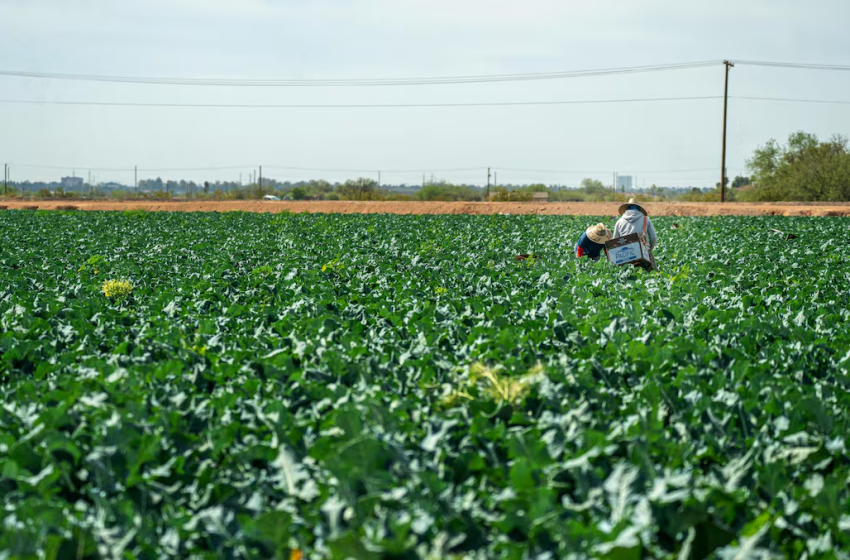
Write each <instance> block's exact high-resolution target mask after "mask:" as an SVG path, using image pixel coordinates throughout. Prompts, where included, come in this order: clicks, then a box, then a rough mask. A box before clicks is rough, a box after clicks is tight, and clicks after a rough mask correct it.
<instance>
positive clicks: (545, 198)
mask: <svg viewBox="0 0 850 560" xmlns="http://www.w3.org/2000/svg"><path fill="white" fill-rule="evenodd" d="M531 200H533V201H534V202H549V193H547V192H536V193H533V194H532V195H531Z"/></svg>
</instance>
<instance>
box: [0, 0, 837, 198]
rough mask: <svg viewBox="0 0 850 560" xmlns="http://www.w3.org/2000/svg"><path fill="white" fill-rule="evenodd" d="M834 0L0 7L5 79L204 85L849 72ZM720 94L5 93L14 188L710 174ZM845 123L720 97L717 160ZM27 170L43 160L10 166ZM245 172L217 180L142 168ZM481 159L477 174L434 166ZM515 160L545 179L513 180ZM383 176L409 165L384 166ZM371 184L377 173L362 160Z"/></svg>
mask: <svg viewBox="0 0 850 560" xmlns="http://www.w3.org/2000/svg"><path fill="white" fill-rule="evenodd" d="M848 22H850V2H848V1H847V0H809V1H808V2H801V1H799V0H735V1H731V0H714V1H712V2H690V1H682V0H675V1H674V0H669V1H668V0H663V1H662V0H658V1H652V0H650V1H647V0H640V1H637V0H608V1H602V0H600V1H594V2H589V1H575V0H571V1H566V0H551V1H550V0H523V1H517V0H511V1H502V0H422V1H420V0H394V1H391V0H348V1H342V0H310V1H307V0H295V1H284V0H145V1H144V2H104V1H85V0H0V45H2V47H0V70H23V71H39V72H57V73H59V72H63V73H75V74H106V75H117V76H157V77H197V78H267V79H324V78H394V77H421V76H452V75H478V74H507V73H526V72H550V71H558V70H582V69H594V68H610V67H622V66H637V65H652V64H668V63H680V62H691V61H704V60H714V59H724V58H727V59H731V60H735V59H739V60H767V61H783V62H807V63H831V64H850V33H848V32H847V24H848ZM722 93H723V66H722V65H717V66H714V67H710V68H700V69H689V70H681V71H673V72H662V73H648V74H636V75H622V76H606V77H592V78H581V79H564V80H549V81H530V82H518V83H484V84H464V85H439V86H434V85H429V86H416V87H408V86H395V87H334V88H244V87H243V88H239V87H187V86H172V85H143V84H111V83H91V82H73V81H58V80H45V79H30V78H26V79H24V78H18V77H2V76H0V99H2V100H6V101H8V100H37V101H47V100H50V101H59V100H61V101H104V102H140V103H151V102H154V103H172V102H175V103H244V104H258V103H266V104H268V103H274V104H305V103H307V104H341V103H342V104H351V103H355V104H380V103H452V102H502V101H549V100H588V99H627V98H645V97H671V96H703V95H707V96H714V95H722ZM729 93H730V95H731V96H767V97H786V98H805V99H827V100H843V101H850V72H825V71H811V70H793V69H773V68H762V67H755V66H743V65H739V66H738V67H736V68H733V69H732V71H731V78H730V88H729ZM721 125H722V100H717V99H710V100H699V101H667V102H646V103H623V104H597V105H548V106H512V107H505V106H501V107H456V108H366V109H363V108H360V109H351V108H347V109H341V108H335V109H328V108H323V109H315V108H310V109H233V108H224V109H222V108H154V107H103V106H59V105H47V104H44V105H42V104H37V105H21V104H10V103H7V102H0V160H2V161H0V163H4V162H9V163H10V164H12V178H13V179H18V180H21V179H39V180H54V179H57V178H58V177H59V176H60V175H66V174H70V173H72V172H76V174H77V175H83V176H85V175H86V174H87V173H88V169H89V168H116V169H126V171H108V170H99V171H98V170H96V171H94V174H95V175H96V177H97V178H98V180H103V181H106V180H119V181H122V182H125V183H129V184H132V181H133V171H132V169H133V166H134V165H138V166H139V177H140V178H147V177H155V176H157V175H159V176H161V177H163V178H164V179H165V178H175V179H179V178H185V179H194V180H199V181H202V180H212V179H216V178H221V179H238V178H239V174H240V172H241V173H242V177H243V179H245V180H247V177H248V174H249V173H250V172H251V170H252V169H255V168H256V166H258V165H263V172H264V175H265V176H270V177H274V178H276V179H279V180H287V179H290V180H297V179H306V178H325V179H328V180H331V181H337V180H344V179H346V178H349V177H355V176H358V175H364V174H365V173H357V172H331V171H326V172H310V171H298V170H286V169H281V168H283V167H305V168H320V169H353V170H374V171H375V172H377V170H384V173H383V176H382V179H383V182H384V183H402V182H407V183H417V182H420V181H421V180H422V173H423V172H425V173H428V175H429V176H430V174H431V172H432V170H433V173H434V176H435V177H438V178H444V179H447V180H450V181H456V182H467V183H478V184H483V183H484V182H485V181H486V168H487V167H488V166H492V167H493V168H494V170H496V171H497V172H498V180H499V183H504V182H514V183H528V182H538V181H539V182H545V183H550V184H552V183H560V184H569V185H576V184H578V182H579V181H580V180H581V179H582V178H583V177H595V178H599V179H602V180H604V181H607V182H608V183H610V182H611V176H612V173H613V172H615V171H616V172H619V173H620V174H629V173H632V174H635V175H637V180H638V183H639V184H640V185H642V184H643V183H644V181H645V182H646V184H647V186H648V185H650V184H652V183H655V184H658V185H659V186H660V185H682V186H686V185H694V186H708V185H713V184H714V183H715V182H717V181H719V167H720V141H721ZM795 130H806V131H809V132H813V133H816V134H817V135H818V136H820V137H823V138H826V137H828V136H830V135H831V134H834V133H844V134H847V133H850V104H847V105H826V104H807V103H791V102H772V101H752V100H741V99H733V100H730V104H729V120H728V152H727V154H728V155H727V157H728V160H727V161H728V163H727V166H728V168H729V172H730V174H731V175H733V176H734V175H735V174H738V173H742V172H743V171H744V164H745V160H746V159H747V157H748V156H749V155H750V154H751V153H752V151H753V149H754V148H756V147H757V146H758V145H759V144H763V143H764V142H765V141H766V140H767V139H769V138H777V139H782V140H784V139H786V138H787V136H788V134H789V133H791V132H793V131H795ZM24 164H29V165H40V166H56V167H61V169H50V168H47V167H44V168H38V167H24V166H23V165H24ZM230 166H233V167H240V168H239V169H236V168H234V169H228V170H221V171H212V170H209V171H152V170H160V169H174V168H181V169H182V168H193V169H194V168H212V167H230ZM456 168H464V169H465V168H474V170H470V171H439V170H443V169H456ZM512 169H526V170H539V171H512ZM392 170H410V171H404V172H400V171H395V172H393V171H392ZM375 175H376V173H375Z"/></svg>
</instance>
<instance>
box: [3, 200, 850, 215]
mask: <svg viewBox="0 0 850 560" xmlns="http://www.w3.org/2000/svg"><path fill="white" fill-rule="evenodd" d="M643 205H644V207H645V208H646V209H647V210H648V211H649V213H650V215H653V216H721V215H722V216H850V204H847V203H829V204H804V203H794V202H785V203H743V202H727V203H723V204H721V203H719V202H646V203H643ZM619 206H620V203H618V202H544V203H534V202H354V201H331V200H327V201H299V202H294V201H293V202H290V201H280V202H277V201H256V200H227V201H194V200H190V201H156V200H150V201H136V200H134V201H97V200H94V201H91V200H73V199H70V200H62V201H56V200H34V201H26V202H25V201H17V200H0V208H2V207H5V208H7V209H9V210H16V209H18V210H20V209H31V210H34V209H38V210H63V209H65V210H71V209H74V210H113V211H114V210H148V211H167V212H174V211H177V212H230V211H235V210H236V211H243V212H272V213H278V212H287V211H288V212H310V213H328V214H331V213H342V214H555V215H579V216H614V215H616V214H617V208H619Z"/></svg>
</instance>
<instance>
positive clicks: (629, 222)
mask: <svg viewBox="0 0 850 560" xmlns="http://www.w3.org/2000/svg"><path fill="white" fill-rule="evenodd" d="M632 233H642V234H643V235H644V237H645V238H646V241H647V243H649V248H650V249H655V243H656V242H657V241H658V237H657V236H656V235H655V226H653V225H652V220H650V219H649V216H647V215H646V210H644V208H643V206H641V205H640V204H638V202H637V200H635V199H634V198H630V199H629V201H628V202H627V203H626V204H623V205H622V206H620V219H619V220H617V223H616V224H614V237H615V238H617V237H623V236H624V235H630V234H632Z"/></svg>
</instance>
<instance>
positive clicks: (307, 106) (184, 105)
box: [0, 95, 850, 109]
mask: <svg viewBox="0 0 850 560" xmlns="http://www.w3.org/2000/svg"><path fill="white" fill-rule="evenodd" d="M722 98H723V96H722V95H698V96H682V97H641V98H632V99H576V100H556V101H493V102H468V103H462V102H461V103H362V104H357V103H340V104H248V103H144V102H140V103H135V102H120V101H115V102H113V101H103V102H101V101H37V100H29V99H0V103H7V104H17V105H60V106H62V105H66V106H84V107H150V108H185V109H399V108H417V107H418V108H440V107H447V108H451V107H512V106H547V105H596V104H601V105H604V104H612V103H613V104H615V103H652V102H667V101H705V100H711V99H722ZM729 99H745V100H751V101H785V102H793V103H815V104H825V105H850V101H842V100H830V99H801V98H790V97H763V96H748V95H730V96H729Z"/></svg>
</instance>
